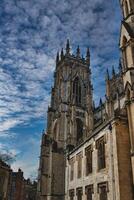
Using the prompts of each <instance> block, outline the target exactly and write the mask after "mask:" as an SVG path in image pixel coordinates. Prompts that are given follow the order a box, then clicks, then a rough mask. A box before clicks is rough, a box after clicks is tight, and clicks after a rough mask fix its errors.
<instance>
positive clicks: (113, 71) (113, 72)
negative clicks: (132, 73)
mask: <svg viewBox="0 0 134 200" xmlns="http://www.w3.org/2000/svg"><path fill="white" fill-rule="evenodd" d="M112 75H113V77H114V76H115V69H114V66H113V67H112Z"/></svg>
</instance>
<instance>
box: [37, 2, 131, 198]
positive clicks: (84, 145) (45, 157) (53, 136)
mask: <svg viewBox="0 0 134 200" xmlns="http://www.w3.org/2000/svg"><path fill="white" fill-rule="evenodd" d="M120 4H121V8H122V10H123V16H124V18H123V21H122V25H121V35H120V49H121V52H122V56H121V59H120V65H119V73H118V74H116V73H115V70H114V68H113V70H112V77H110V75H109V72H108V71H107V74H106V99H105V102H102V100H100V104H99V106H98V107H97V108H95V106H94V104H93V100H92V84H91V68H90V52H89V49H87V54H86V58H83V57H81V55H80V48H79V47H78V48H77V51H76V55H73V54H71V53H70V44H69V40H68V41H67V45H66V51H65V53H64V51H63V49H62V51H61V54H60V55H59V53H58V54H57V58H56V70H55V74H54V87H53V88H52V96H51V105H50V107H49V108H48V124H47V130H46V133H43V136H42V144H41V157H40V167H39V181H38V195H37V196H38V199H39V200H64V199H66V200H69V199H70V200H75V199H78V200H82V199H83V200H86V199H87V200H88V199H90V200H92V199H95V200H99V199H100V200H133V198H134V196H133V195H134V194H133V192H134V178H133V177H134V1H133V0H122V1H120Z"/></svg>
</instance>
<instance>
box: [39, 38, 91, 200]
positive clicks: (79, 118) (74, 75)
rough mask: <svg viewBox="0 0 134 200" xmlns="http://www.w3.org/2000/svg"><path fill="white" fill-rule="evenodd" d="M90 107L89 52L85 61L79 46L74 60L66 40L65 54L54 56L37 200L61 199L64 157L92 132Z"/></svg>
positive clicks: (63, 180) (62, 195) (63, 192)
mask: <svg viewBox="0 0 134 200" xmlns="http://www.w3.org/2000/svg"><path fill="white" fill-rule="evenodd" d="M92 104H93V102H92V85H91V70H90V51H89V48H87V53H86V58H83V57H81V52H80V48H79V46H78V48H77V50H76V55H75V56H74V55H73V54H71V51H70V42H69V40H67V44H66V50H65V52H64V50H63V49H62V50H61V52H60V53H59V52H58V53H57V58H56V70H55V73H54V87H53V88H52V92H51V104H50V107H49V108H48V123H47V131H46V133H45V134H43V137H42V145H41V158H40V169H39V185H38V196H39V199H41V200H48V199H49V200H63V199H64V195H65V186H64V185H65V165H66V163H65V160H66V159H65V158H66V153H67V152H68V151H70V150H72V149H73V148H75V147H76V146H77V145H78V144H80V143H82V142H83V141H84V140H86V138H87V137H88V136H89V135H90V133H91V132H92V129H93V110H92Z"/></svg>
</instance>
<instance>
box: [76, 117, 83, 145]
mask: <svg viewBox="0 0 134 200" xmlns="http://www.w3.org/2000/svg"><path fill="white" fill-rule="evenodd" d="M76 125H77V127H76V128H77V142H80V141H82V140H83V122H82V120H81V119H79V118H77V119H76Z"/></svg>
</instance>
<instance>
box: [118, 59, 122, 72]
mask: <svg viewBox="0 0 134 200" xmlns="http://www.w3.org/2000/svg"><path fill="white" fill-rule="evenodd" d="M119 72H120V74H121V73H122V62H121V58H120V60H119Z"/></svg>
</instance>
